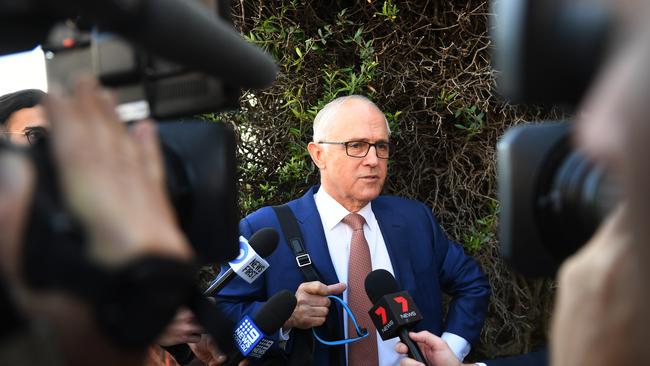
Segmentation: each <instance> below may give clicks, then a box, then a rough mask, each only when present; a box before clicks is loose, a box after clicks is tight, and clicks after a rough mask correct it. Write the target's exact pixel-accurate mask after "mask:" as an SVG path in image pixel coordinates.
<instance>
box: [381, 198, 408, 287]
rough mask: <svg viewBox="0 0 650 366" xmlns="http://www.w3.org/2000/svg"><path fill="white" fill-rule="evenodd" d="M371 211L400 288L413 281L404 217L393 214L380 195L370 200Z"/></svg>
mask: <svg viewBox="0 0 650 366" xmlns="http://www.w3.org/2000/svg"><path fill="white" fill-rule="evenodd" d="M372 211H373V212H374V214H375V217H376V218H377V223H378V224H379V229H380V230H381V234H382V236H383V237H384V242H385V243H386V248H387V249H388V256H389V257H390V262H391V264H392V265H393V271H394V272H395V279H396V280H397V282H398V283H399V284H400V286H401V288H402V289H406V288H407V287H410V286H408V285H409V284H411V283H413V281H414V278H413V271H412V268H411V265H410V262H409V251H410V250H409V242H408V238H409V237H412V235H409V234H408V232H406V224H405V222H404V218H403V217H401V216H397V215H395V214H394V212H395V211H394V210H391V209H390V207H388V206H387V205H385V204H383V201H382V200H381V197H380V198H379V199H377V200H375V201H373V202H372Z"/></svg>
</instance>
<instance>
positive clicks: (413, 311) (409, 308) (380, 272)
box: [365, 269, 428, 365]
mask: <svg viewBox="0 0 650 366" xmlns="http://www.w3.org/2000/svg"><path fill="white" fill-rule="evenodd" d="M365 287H366V294H368V298H370V302H372V303H373V304H374V306H373V307H372V309H370V311H369V312H368V314H370V319H372V322H373V323H374V324H375V327H376V328H377V331H378V332H379V335H380V336H381V339H383V340H387V339H391V338H395V337H399V339H400V340H401V341H402V343H404V344H405V345H406V347H408V350H409V356H410V357H411V358H413V359H414V360H416V361H419V362H422V363H424V364H425V365H428V363H427V361H426V359H425V358H424V356H423V355H422V352H421V351H420V349H419V348H418V346H417V344H415V342H413V341H412V340H411V338H410V337H409V330H410V329H411V328H412V327H413V326H414V325H415V324H416V323H417V322H419V321H420V320H422V315H420V310H419V309H418V308H417V306H416V305H415V301H413V298H411V295H409V293H408V292H407V291H400V289H399V286H398V285H397V281H396V280H395V277H393V275H392V274H390V272H388V271H387V270H385V269H377V270H374V271H372V272H370V273H369V274H368V276H367V277H366V281H365Z"/></svg>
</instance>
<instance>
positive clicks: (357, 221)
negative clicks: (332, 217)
mask: <svg viewBox="0 0 650 366" xmlns="http://www.w3.org/2000/svg"><path fill="white" fill-rule="evenodd" d="M341 221H343V223H344V224H346V225H348V226H349V227H351V228H352V230H354V231H357V230H363V224H364V223H365V222H366V219H364V218H363V216H361V215H359V214H358V213H354V212H353V213H350V214H348V215H347V216H345V217H344V218H343V220H341Z"/></svg>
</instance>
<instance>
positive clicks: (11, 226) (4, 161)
mask: <svg viewBox="0 0 650 366" xmlns="http://www.w3.org/2000/svg"><path fill="white" fill-rule="evenodd" d="M33 186H34V171H33V167H32V165H31V164H30V162H29V161H28V160H27V159H26V157H25V156H23V155H21V154H19V153H17V152H9V151H2V154H0V271H1V273H2V274H3V275H5V276H6V278H7V279H8V280H9V283H10V284H12V285H16V284H18V283H19V282H20V279H19V278H20V273H21V269H20V264H21V263H22V260H21V258H20V253H21V244H22V233H23V230H24V228H25V224H26V222H25V221H26V218H27V214H28V212H29V206H30V202H31V196H32V190H33Z"/></svg>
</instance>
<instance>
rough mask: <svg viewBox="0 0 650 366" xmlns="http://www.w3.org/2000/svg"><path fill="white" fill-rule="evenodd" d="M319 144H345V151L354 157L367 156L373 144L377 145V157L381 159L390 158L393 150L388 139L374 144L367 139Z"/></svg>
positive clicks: (321, 142)
mask: <svg viewBox="0 0 650 366" xmlns="http://www.w3.org/2000/svg"><path fill="white" fill-rule="evenodd" d="M319 144H330V145H343V146H345V153H346V154H348V156H351V157H353V158H365V157H366V155H368V152H369V151H370V148H371V147H373V146H374V147H375V151H376V153H377V157H378V158H380V159H388V158H390V154H391V153H392V150H393V146H392V144H391V143H390V142H387V141H380V142H375V143H374V144H371V143H370V142H366V141H345V142H336V141H320V142H319Z"/></svg>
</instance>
